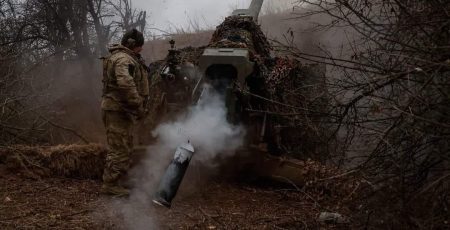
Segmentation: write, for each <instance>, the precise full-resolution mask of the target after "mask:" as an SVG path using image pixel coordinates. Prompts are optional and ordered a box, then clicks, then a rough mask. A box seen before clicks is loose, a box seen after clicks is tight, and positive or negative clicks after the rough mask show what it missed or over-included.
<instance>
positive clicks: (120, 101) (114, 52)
mask: <svg viewBox="0 0 450 230" xmlns="http://www.w3.org/2000/svg"><path fill="white" fill-rule="evenodd" d="M109 51H110V53H111V55H110V56H108V57H105V58H103V98H102V105H101V107H102V109H103V110H109V111H123V112H127V113H131V114H135V115H136V114H138V113H139V110H140V109H143V108H145V107H146V105H145V103H146V102H147V98H148V95H149V84H148V71H147V67H146V66H145V63H144V61H143V60H142V59H141V57H140V55H138V54H135V53H134V52H133V51H131V50H130V49H128V48H126V47H124V46H122V45H112V46H111V47H110V48H109Z"/></svg>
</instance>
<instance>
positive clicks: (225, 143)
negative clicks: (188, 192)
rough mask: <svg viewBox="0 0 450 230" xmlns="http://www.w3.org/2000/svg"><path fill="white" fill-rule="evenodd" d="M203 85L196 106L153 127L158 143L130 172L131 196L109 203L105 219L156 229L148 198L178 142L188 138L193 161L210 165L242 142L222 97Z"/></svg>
mask: <svg viewBox="0 0 450 230" xmlns="http://www.w3.org/2000/svg"><path fill="white" fill-rule="evenodd" d="M205 88H206V89H207V90H205V91H204V93H203V95H202V97H201V100H200V101H199V102H198V103H197V104H196V105H193V106H191V107H189V108H188V110H187V111H186V112H185V113H184V114H182V115H180V116H179V117H178V118H177V119H175V120H174V121H170V122H166V123H163V124H161V125H159V126H158V127H157V128H156V129H155V130H154V132H153V135H155V136H157V137H158V142H157V143H156V144H155V145H153V146H150V147H149V148H148V151H147V152H148V153H147V157H146V158H145V159H143V161H142V162H140V164H139V165H138V166H137V167H136V168H134V169H133V170H132V171H131V172H130V179H131V180H132V184H134V189H133V191H132V194H131V196H130V198H129V199H127V200H121V201H114V202H111V203H110V204H109V207H107V208H108V209H109V210H110V212H111V210H113V211H112V213H110V214H108V216H109V217H108V218H116V219H122V220H123V222H121V224H123V225H124V226H123V227H124V228H126V229H131V230H148V229H158V226H161V225H164V223H158V215H161V214H160V213H159V212H161V211H160V210H159V211H158V209H155V208H154V207H153V204H152V202H151V200H152V198H153V195H154V194H155V192H156V189H157V186H158V184H159V180H160V179H161V178H162V175H163V174H164V172H165V169H166V167H167V166H168V165H169V163H170V161H171V159H173V157H174V153H175V150H176V148H177V147H178V146H179V145H181V144H183V143H187V142H188V141H190V142H191V144H192V145H193V146H194V148H195V153H194V156H193V161H194V162H193V163H194V164H202V165H206V166H210V168H211V167H214V166H215V164H216V163H218V162H220V160H221V159H224V158H227V157H231V156H232V155H233V154H234V153H235V152H236V150H237V149H238V148H239V147H241V146H242V145H243V142H244V135H245V130H244V128H243V127H242V126H236V125H233V124H230V123H229V122H228V120H227V109H226V105H225V100H224V97H223V96H221V95H219V94H218V93H215V92H214V91H213V90H212V89H211V88H210V87H208V86H205ZM191 170H192V166H191ZM188 171H189V169H188ZM201 173H202V174H207V173H208V172H201ZM189 184H191V185H192V184H195V182H193V181H190V183H189ZM194 187H195V186H194ZM181 189H182V188H181ZM174 208H176V206H175V207H174Z"/></svg>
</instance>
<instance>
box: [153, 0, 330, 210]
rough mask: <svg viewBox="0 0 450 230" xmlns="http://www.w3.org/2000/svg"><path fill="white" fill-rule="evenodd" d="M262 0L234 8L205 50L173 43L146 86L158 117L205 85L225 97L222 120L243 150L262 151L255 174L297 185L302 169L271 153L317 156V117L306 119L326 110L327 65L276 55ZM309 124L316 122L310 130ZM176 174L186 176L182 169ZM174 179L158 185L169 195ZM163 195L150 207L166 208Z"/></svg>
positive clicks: (180, 107) (186, 101)
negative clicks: (240, 136)
mask: <svg viewBox="0 0 450 230" xmlns="http://www.w3.org/2000/svg"><path fill="white" fill-rule="evenodd" d="M263 2H264V0H253V1H252V2H251V5H250V7H249V8H248V9H238V10H235V11H234V12H233V13H232V15H231V16H229V17H227V18H226V19H225V20H224V22H223V23H222V24H221V25H219V26H218V27H217V29H216V31H215V32H214V34H213V36H212V39H211V41H210V43H209V45H208V46H206V47H199V48H192V47H188V48H185V49H176V47H175V41H173V40H172V41H171V49H170V50H169V54H168V56H167V58H166V59H165V60H164V61H162V62H157V63H153V64H152V66H151V69H153V71H154V72H153V77H152V78H153V79H152V82H158V83H157V84H155V85H154V86H153V87H152V89H153V90H154V93H155V92H158V93H159V95H158V96H156V95H155V96H154V98H156V99H155V100H156V103H154V105H155V104H159V105H160V106H158V108H160V111H159V112H157V113H158V114H159V116H160V117H165V118H167V117H171V116H170V115H173V114H177V112H179V111H183V110H184V109H185V108H187V107H188V106H190V105H192V104H193V103H195V102H196V101H197V100H198V98H199V96H200V95H201V92H202V90H203V89H202V87H203V85H205V84H208V85H210V86H212V87H213V88H214V89H215V91H217V92H219V93H220V94H221V95H222V96H223V97H224V98H225V104H226V108H227V119H228V121H229V122H230V123H233V124H240V125H243V126H245V127H246V129H247V136H246V140H245V147H244V148H243V149H242V150H241V151H242V152H252V153H255V152H256V153H258V154H259V153H261V154H259V156H260V157H254V156H255V155H254V154H252V155H251V156H252V158H251V159H250V160H249V161H253V165H257V166H256V167H255V168H253V171H255V172H257V173H258V174H261V175H265V176H274V175H276V176H279V177H280V178H288V179H289V181H292V182H294V183H301V182H302V178H301V173H298V171H299V170H301V168H302V166H301V165H299V164H296V161H295V160H289V161H286V160H284V158H283V159H282V158H280V157H276V156H280V155H286V153H290V155H291V156H294V157H296V158H315V159H319V158H320V157H318V156H317V155H320V154H317V153H318V152H320V151H321V150H320V148H319V147H318V146H320V144H318V141H317V140H315V137H318V136H320V135H321V133H320V130H319V129H318V127H320V125H319V123H321V118H319V119H317V120H314V121H311V120H308V119H310V115H311V113H315V115H317V114H320V111H323V110H324V109H325V105H326V90H325V88H324V86H325V67H324V66H319V65H305V64H302V63H300V62H298V61H296V60H295V59H292V58H288V57H277V56H276V55H274V52H273V51H272V49H271V45H270V44H269V42H268V40H267V38H266V36H265V35H264V33H263V32H262V31H261V28H260V26H259V25H258V23H257V22H258V16H259V13H260V11H261V8H262V4H263ZM299 90H300V91H301V93H297V94H296V93H294V92H298V91H299ZM161 111H164V114H165V115H162V114H163V113H161ZM304 120H308V121H309V122H312V123H311V124H305V122H304ZM302 121H303V122H302ZM313 124H318V125H317V126H314V128H312V127H313ZM313 131H314V132H313ZM311 133H313V134H314V135H311ZM194 144H195V143H194ZM322 146H323V145H322ZM188 149H190V148H188ZM192 151H193V149H192ZM238 155H239V154H238ZM242 155H245V154H242ZM190 156H191V155H190ZM173 163H174V162H173ZM180 165H181V164H180ZM183 167H187V166H186V164H184V166H183ZM177 170H178V169H177ZM179 171H182V172H183V174H184V172H185V168H184V169H183V170H179ZM175 174H176V173H173V172H172V173H166V176H167V175H169V176H168V178H165V179H163V182H162V183H161V184H162V186H163V187H165V188H166V189H168V190H171V191H170V193H171V194H174V192H173V189H174V188H175V190H176V188H178V186H179V184H178V182H180V180H179V178H178V179H176V180H175V181H178V182H176V183H175V184H172V185H171V184H170V180H171V179H170V178H172V179H175V177H178V176H176V175H175ZM161 190H164V188H160V191H161ZM175 193H176V192H175ZM164 196H165V195H164V194H161V193H159V195H158V196H157V197H158V199H157V200H156V202H157V203H159V204H161V203H162V204H163V205H165V206H170V201H171V198H173V197H171V198H169V199H167V198H165V197H164Z"/></svg>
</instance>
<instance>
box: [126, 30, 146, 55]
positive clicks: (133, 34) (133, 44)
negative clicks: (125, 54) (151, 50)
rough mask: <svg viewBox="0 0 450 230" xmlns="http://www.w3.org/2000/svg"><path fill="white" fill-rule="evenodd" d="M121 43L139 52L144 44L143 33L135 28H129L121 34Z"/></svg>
mask: <svg viewBox="0 0 450 230" xmlns="http://www.w3.org/2000/svg"><path fill="white" fill-rule="evenodd" d="M121 44H122V45H123V46H125V47H127V48H128V49H130V50H133V51H134V52H135V53H140V52H141V51H142V46H144V35H143V34H142V33H141V32H139V31H138V30H137V29H132V30H129V31H127V32H126V33H125V34H124V35H123V37H122V42H121Z"/></svg>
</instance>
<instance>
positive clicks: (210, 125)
mask: <svg viewBox="0 0 450 230" xmlns="http://www.w3.org/2000/svg"><path fill="white" fill-rule="evenodd" d="M224 101H225V100H224V98H223V96H221V95H219V94H217V93H215V92H214V91H213V90H212V89H211V88H210V87H207V86H206V90H205V91H204V93H203V95H202V98H201V100H200V101H199V103H198V104H197V105H195V106H192V107H191V108H189V110H188V112H187V113H186V114H185V115H183V116H181V117H179V119H178V120H176V121H174V122H169V123H165V124H162V125H160V126H159V127H158V128H157V129H156V130H155V131H154V132H153V134H154V135H156V136H157V137H158V138H159V141H160V144H162V145H165V146H172V148H173V147H176V145H178V144H181V143H186V142H187V141H190V142H191V144H192V145H193V146H194V148H196V153H195V156H194V157H195V159H196V161H201V162H202V163H212V162H211V160H213V159H215V158H223V157H227V156H230V155H232V154H234V152H235V151H236V149H238V148H239V147H240V146H242V144H243V139H244V138H243V137H244V135H245V132H244V129H243V128H242V127H241V126H235V125H232V124H230V123H229V122H228V120H227V109H226V106H225V102H224Z"/></svg>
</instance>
